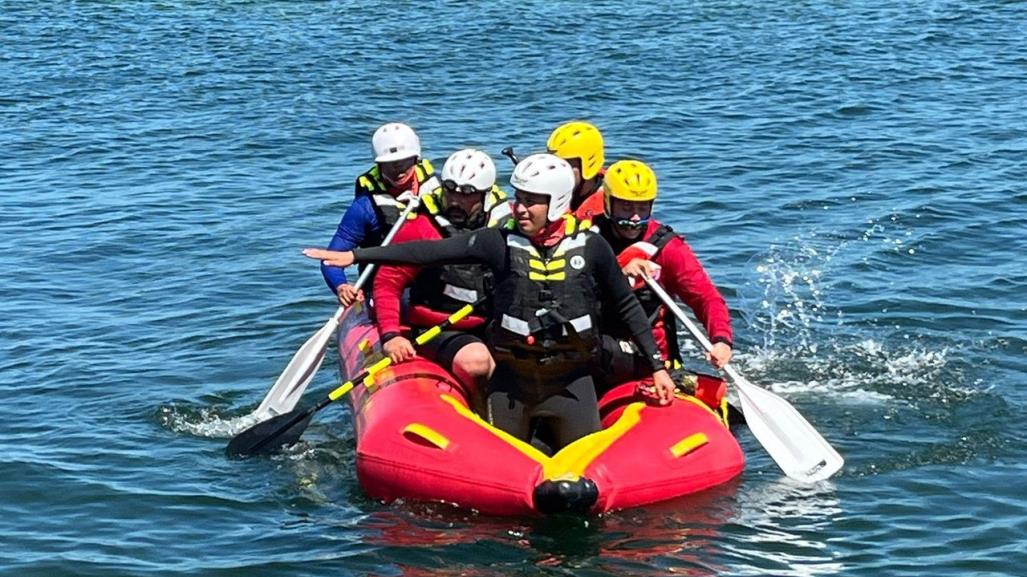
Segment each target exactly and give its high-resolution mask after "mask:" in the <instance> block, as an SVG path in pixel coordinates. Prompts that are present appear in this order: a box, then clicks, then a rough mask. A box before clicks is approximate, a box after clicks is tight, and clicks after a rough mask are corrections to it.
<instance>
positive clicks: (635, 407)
mask: <svg viewBox="0 0 1027 577" xmlns="http://www.w3.org/2000/svg"><path fill="white" fill-rule="evenodd" d="M644 407H645V403H631V404H630V405H628V406H627V407H625V408H624V412H623V413H622V414H621V416H620V418H619V419H617V422H616V423H614V424H613V426H612V427H610V428H608V429H603V430H602V431H598V432H596V433H592V434H591V435H586V436H584V437H582V438H580V439H578V440H577V441H574V442H573V443H571V444H570V445H567V446H566V447H564V448H563V449H560V451H559V452H558V453H556V454H555V455H553V457H552V462H551V464H550V466H549V467H546V479H547V480H555V479H556V478H557V477H560V478H564V476H565V475H566V474H568V473H570V474H572V475H575V476H577V477H580V476H581V475H583V474H584V473H585V469H587V468H588V466H589V465H591V464H592V461H595V460H596V458H597V457H599V455H602V454H603V452H604V451H606V449H608V448H610V445H612V444H613V443H614V441H616V440H617V439H619V438H621V437H623V436H624V434H625V433H627V432H628V431H630V430H631V429H632V428H634V426H635V425H637V424H638V423H639V422H641V420H642V417H641V413H642V409H643V408H644Z"/></svg>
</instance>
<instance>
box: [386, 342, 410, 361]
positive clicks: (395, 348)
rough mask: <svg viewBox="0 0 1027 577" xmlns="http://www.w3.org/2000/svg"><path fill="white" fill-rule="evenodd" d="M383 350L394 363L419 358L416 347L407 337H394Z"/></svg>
mask: <svg viewBox="0 0 1027 577" xmlns="http://www.w3.org/2000/svg"><path fill="white" fill-rule="evenodd" d="M382 348H383V349H385V354H386V355H388V356H389V358H390V359H392V362H394V363H402V362H403V361H409V360H411V359H413V358H414V357H416V356H417V351H415V350H414V345H413V344H411V343H410V341H409V340H408V339H407V338H406V337H392V338H391V339H389V340H388V341H386V343H385V344H384V345H382Z"/></svg>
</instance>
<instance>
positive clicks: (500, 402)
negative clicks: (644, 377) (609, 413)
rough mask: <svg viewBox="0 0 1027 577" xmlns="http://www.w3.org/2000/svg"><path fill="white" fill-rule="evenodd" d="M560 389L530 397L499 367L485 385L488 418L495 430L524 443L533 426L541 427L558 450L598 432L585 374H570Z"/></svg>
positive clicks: (592, 390) (589, 379)
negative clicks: (539, 425) (486, 385)
mask: <svg viewBox="0 0 1027 577" xmlns="http://www.w3.org/2000/svg"><path fill="white" fill-rule="evenodd" d="M567 378H568V379H569V381H568V382H567V385H566V386H564V387H559V385H558V384H557V383H553V384H554V385H556V386H555V387H552V388H549V391H548V392H540V393H538V394H531V393H529V392H526V391H524V390H523V388H522V386H521V385H522V383H520V382H519V381H520V379H518V378H517V376H516V375H515V374H514V373H513V372H512V371H510V370H509V369H508V368H506V367H503V366H499V367H497V368H496V374H495V376H494V377H493V379H492V382H491V383H490V385H489V395H488V419H489V421H490V422H491V423H492V424H493V425H494V426H496V427H498V428H500V429H502V430H504V431H506V432H507V433H510V434H511V435H513V436H515V437H517V438H518V439H521V440H522V441H525V442H530V441H531V435H532V433H533V430H534V427H535V426H536V425H538V424H543V425H545V426H546V428H547V429H548V431H549V433H550V434H551V435H552V439H551V441H550V442H551V448H552V450H553V451H554V452H555V451H558V450H560V449H561V448H563V447H565V446H567V445H569V444H570V443H572V442H574V441H576V440H578V439H580V438H581V437H584V436H585V435H588V434H589V433H594V432H596V431H598V430H599V429H600V422H599V406H598V402H597V401H596V390H595V384H594V383H593V381H592V376H591V375H588V374H578V375H576V376H575V375H570V376H568V377H567Z"/></svg>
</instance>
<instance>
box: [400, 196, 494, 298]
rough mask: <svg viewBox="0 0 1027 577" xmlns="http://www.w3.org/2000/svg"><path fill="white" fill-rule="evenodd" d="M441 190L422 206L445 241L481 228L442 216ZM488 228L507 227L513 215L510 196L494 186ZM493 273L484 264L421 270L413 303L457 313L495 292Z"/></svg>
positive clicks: (488, 207) (412, 288)
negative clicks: (452, 221)
mask: <svg viewBox="0 0 1027 577" xmlns="http://www.w3.org/2000/svg"><path fill="white" fill-rule="evenodd" d="M440 198H441V196H439V193H438V191H433V192H432V193H431V194H425V195H424V196H422V197H421V200H422V205H423V207H424V209H425V211H426V212H427V213H428V215H429V216H430V217H431V219H432V222H433V223H434V224H435V228H436V229H437V230H438V231H439V234H440V235H441V236H442V238H449V237H451V236H457V235H463V234H470V233H472V232H474V231H475V230H477V229H474V228H459V227H456V226H453V224H452V223H451V222H449V221H448V220H447V219H446V218H445V217H444V216H442V214H441V212H442V211H441V208H442V207H441V205H440V202H439V199H440ZM484 210H485V211H486V214H487V215H488V216H487V220H486V223H487V224H486V226H490V227H496V226H502V225H504V224H505V222H506V220H507V219H508V218H509V215H510V203H508V202H506V193H505V192H503V191H502V190H501V189H500V188H499V187H497V186H493V187H492V190H491V191H490V192H489V194H488V196H487V197H486V199H485V205H484ZM493 278H494V277H493V274H492V271H491V270H490V269H489V268H488V267H486V266H484V265H481V264H447V265H442V266H436V267H429V268H424V269H421V272H419V273H418V275H417V278H416V279H414V282H413V283H412V284H411V285H410V304H415V305H424V306H426V307H428V308H430V309H432V310H435V311H439V312H447V313H451V312H456V311H457V310H459V309H460V308H461V307H462V306H464V305H466V304H467V303H473V302H475V301H477V300H478V298H479V297H481V296H483V295H488V294H490V293H491V292H492V285H493Z"/></svg>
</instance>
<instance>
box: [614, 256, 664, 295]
mask: <svg viewBox="0 0 1027 577" xmlns="http://www.w3.org/2000/svg"><path fill="white" fill-rule="evenodd" d="M620 270H621V272H623V273H624V276H626V277H628V281H630V284H631V288H637V287H639V286H641V285H643V284H645V281H644V280H643V279H644V278H646V277H650V278H652V279H653V280H655V279H658V278H660V265H658V264H656V263H654V262H653V261H651V260H648V259H644V258H633V259H631V260H630V261H628V264H626V265H624V266H623V267H622V268H621V269H620Z"/></svg>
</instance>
